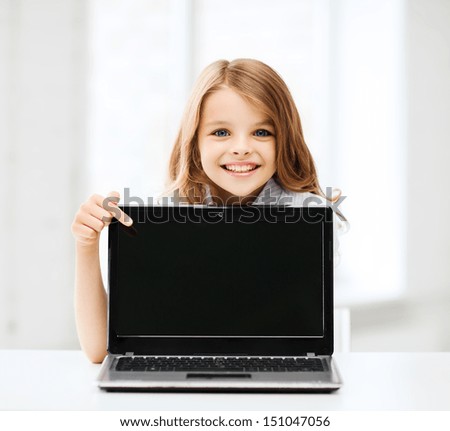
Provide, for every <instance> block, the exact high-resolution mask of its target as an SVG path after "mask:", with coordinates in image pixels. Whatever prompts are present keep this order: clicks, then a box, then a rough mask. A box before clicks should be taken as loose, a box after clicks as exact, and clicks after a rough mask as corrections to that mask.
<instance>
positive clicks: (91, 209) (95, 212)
mask: <svg viewBox="0 0 450 431" xmlns="http://www.w3.org/2000/svg"><path fill="white" fill-rule="evenodd" d="M84 212H85V213H86V214H89V215H92V216H93V217H96V218H97V219H98V220H100V221H102V222H103V223H104V226H108V225H109V224H110V223H111V220H112V218H113V214H112V213H111V212H109V211H106V210H105V209H103V208H102V207H100V206H98V205H88V206H87V207H85V208H84Z"/></svg>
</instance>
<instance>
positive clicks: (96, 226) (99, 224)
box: [71, 192, 133, 246]
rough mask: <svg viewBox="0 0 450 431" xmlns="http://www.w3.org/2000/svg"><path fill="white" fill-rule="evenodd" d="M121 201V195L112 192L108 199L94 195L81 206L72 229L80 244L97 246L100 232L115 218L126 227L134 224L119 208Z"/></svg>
mask: <svg viewBox="0 0 450 431" xmlns="http://www.w3.org/2000/svg"><path fill="white" fill-rule="evenodd" d="M119 200H120V194H119V193H118V192H111V193H109V194H108V196H107V197H106V198H105V197H103V196H100V195H92V196H91V197H90V198H89V199H88V200H87V201H86V202H84V203H83V204H82V205H81V206H80V208H79V210H78V211H77V213H76V214H75V218H74V220H73V223H72V227H71V230H72V234H73V236H74V237H75V240H76V241H77V243H78V244H80V245H84V246H91V245H96V244H97V243H98V241H99V239H100V232H101V231H102V229H103V228H104V227H106V226H108V225H109V224H110V223H111V220H112V219H113V217H114V218H116V219H117V220H119V221H120V222H121V223H123V224H124V225H125V226H131V225H132V224H133V220H131V218H130V217H129V216H128V215H126V214H125V213H124V212H123V211H122V210H121V209H120V208H119V207H118V206H117V204H118V202H119Z"/></svg>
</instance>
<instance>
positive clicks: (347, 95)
mask: <svg viewBox="0 0 450 431" xmlns="http://www.w3.org/2000/svg"><path fill="white" fill-rule="evenodd" d="M238 57H252V58H257V59H260V60H262V61H264V62H266V63H268V64H269V65H271V66H272V67H273V68H274V69H276V70H277V71H278V72H279V73H280V74H281V75H282V76H283V78H284V79H285V81H286V83H287V84H288V86H289V87H290V89H291V92H292V94H293V96H294V98H295V100H296V103H297V106H298V108H299V111H300V115H301V117H302V121H303V126H304V130H305V135H306V139H307V143H308V145H309V146H310V149H311V151H312V153H313V155H314V157H315V159H316V163H317V166H318V170H319V176H320V181H321V184H322V187H323V188H324V189H325V188H326V187H338V188H340V189H341V190H342V192H343V194H344V195H345V196H346V199H345V201H344V203H343V204H342V210H343V211H344V213H345V215H346V216H347V218H348V219H349V220H350V223H351V229H350V231H349V232H348V233H347V234H346V235H345V236H344V237H342V239H341V263H340V265H339V267H338V268H337V271H336V289H335V292H336V295H335V296H336V305H337V306H339V307H348V308H349V309H350V310H351V317H352V319H351V320H352V346H351V348H352V350H355V351H431V350H436V351H440V350H442V351H444V350H447V351H448V350H450V313H449V311H450V290H449V289H450V222H449V221H447V215H448V214H449V213H450V211H449V210H450V199H449V197H448V195H447V193H448V188H449V186H450V172H449V170H448V166H450V142H449V139H448V136H450V1H448V0H276V1H275V0H258V1H257V0H246V1H240V0H239V1H238V0H228V1H226V2H224V1H221V0H91V1H88V0H0V95H1V96H0V144H1V159H0V197H1V201H2V204H3V210H2V211H1V213H0V225H1V242H0V348H61V349H65V348H69V349H70V348H78V342H77V338H76V332H75V325H74V316H73V286H74V257H75V256H74V241H73V239H72V236H71V233H70V225H71V222H72V219H73V216H74V214H75V212H76V211H77V209H78V207H79V205H80V204H81V203H82V202H83V201H84V200H86V199H87V198H88V196H89V195H90V194H92V193H100V194H106V193H108V192H109V191H110V190H114V189H116V190H119V191H123V190H124V188H129V190H130V193H131V195H133V196H139V197H141V198H142V199H144V200H146V199H147V197H150V196H155V195H156V194H157V193H159V192H160V191H161V189H162V186H163V183H164V180H165V175H166V167H167V159H168V155H169V152H170V149H171V146H172V142H173V139H174V136H175V133H176V130H177V127H178V125H179V121H180V118H181V113H182V111H183V109H184V104H185V101H186V99H187V96H188V94H189V91H190V89H191V87H192V85H193V82H194V79H195V78H196V76H197V75H198V73H199V72H200V71H201V70H202V69H203V68H204V67H205V66H206V65H207V64H209V63H210V62H212V61H214V60H217V59H220V58H226V59H229V60H232V59H234V58H238ZM104 246H105V235H103V238H102V253H103V258H104V256H105V254H104V253H105V248H104ZM103 262H104V260H103ZM104 275H105V276H106V274H104ZM105 278H106V277H105Z"/></svg>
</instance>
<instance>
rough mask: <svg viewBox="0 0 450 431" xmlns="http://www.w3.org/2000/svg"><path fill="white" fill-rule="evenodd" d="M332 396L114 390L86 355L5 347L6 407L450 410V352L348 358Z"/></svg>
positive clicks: (1, 383) (342, 360)
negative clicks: (101, 384) (106, 388)
mask: <svg viewBox="0 0 450 431" xmlns="http://www.w3.org/2000/svg"><path fill="white" fill-rule="evenodd" d="M335 359H336V362H337V365H338V367H339V370H340V372H341V374H342V378H343V380H344V386H343V387H342V388H341V389H340V390H339V391H337V392H335V393H332V394H220V393H206V394H205V393H107V392H103V391H101V390H99V389H98V388H97V386H96V384H95V379H96V377H97V374H98V372H99V368H100V366H99V365H94V364H91V363H90V362H89V361H88V360H87V359H86V357H85V356H84V355H83V353H82V352H80V351H56V350H53V351H50V350H48V351H42V350H41V351H36V350H22V351H21V350H0V410H146V411H152V410H153V411H170V410H197V411H205V410H209V411H211V410H218V411H219V410H220V411H225V410H229V411H230V410H236V411H239V410H240V411H243V410H247V411H250V410H255V411H256V410H258V411H262V410H271V411H277V410H280V411H281V410H284V411H288V410H290V411H295V410H297V411H298V410H302V411H307V410H308V411H313V410H322V411H334V410H447V411H449V410H450V353H341V354H336V355H335Z"/></svg>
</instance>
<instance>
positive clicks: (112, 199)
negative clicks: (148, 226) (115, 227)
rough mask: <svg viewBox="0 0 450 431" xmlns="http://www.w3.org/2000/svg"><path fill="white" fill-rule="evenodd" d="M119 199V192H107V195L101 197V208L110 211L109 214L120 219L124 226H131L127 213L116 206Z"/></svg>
mask: <svg viewBox="0 0 450 431" xmlns="http://www.w3.org/2000/svg"><path fill="white" fill-rule="evenodd" d="M119 200H120V193H119V192H116V191H113V192H110V193H108V196H107V197H106V198H105V199H103V202H102V204H101V206H102V208H103V209H105V210H106V211H108V212H110V213H111V215H112V216H113V217H114V218H116V219H117V220H119V221H120V223H122V224H124V225H125V226H131V225H132V224H133V220H132V219H131V217H130V216H129V215H127V214H125V213H124V212H123V211H122V210H121V209H120V208H119V207H118V206H117V204H118V203H119Z"/></svg>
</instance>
